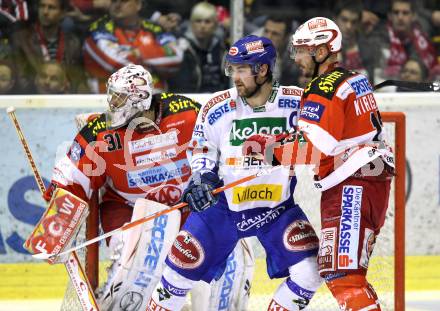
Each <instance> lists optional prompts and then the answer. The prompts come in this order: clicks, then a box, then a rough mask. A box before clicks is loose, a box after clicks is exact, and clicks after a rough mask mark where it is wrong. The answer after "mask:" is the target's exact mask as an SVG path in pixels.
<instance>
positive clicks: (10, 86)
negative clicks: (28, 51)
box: [0, 60, 16, 94]
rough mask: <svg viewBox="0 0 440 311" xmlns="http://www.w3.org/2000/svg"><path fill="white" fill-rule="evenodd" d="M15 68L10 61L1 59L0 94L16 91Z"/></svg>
mask: <svg viewBox="0 0 440 311" xmlns="http://www.w3.org/2000/svg"><path fill="white" fill-rule="evenodd" d="M15 82H16V77H15V68H14V64H13V63H12V62H9V61H4V60H3V61H0V94H14V93H15V90H14V88H15Z"/></svg>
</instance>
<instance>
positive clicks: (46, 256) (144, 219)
mask: <svg viewBox="0 0 440 311" xmlns="http://www.w3.org/2000/svg"><path fill="white" fill-rule="evenodd" d="M281 167H283V166H282V165H279V166H274V167H270V168H267V169H261V170H260V171H258V173H256V174H253V175H249V176H246V177H243V178H240V179H237V180H236V181H233V182H231V183H229V184H227V185H225V186H223V187H219V188H216V189H214V190H213V191H212V193H213V194H218V193H220V192H223V191H225V190H227V189H230V188H233V187H235V186H237V185H240V184H242V183H245V182H247V181H250V180H252V179H255V178H257V177H260V176H264V175H268V174H270V173H272V172H274V171H275V170H277V169H279V168H281ZM187 205H188V203H186V202H181V203H178V204H176V205H174V206H172V207H170V208H167V209H165V210H163V211H160V212H157V213H154V214H151V215H148V216H145V217H142V218H139V219H137V220H135V221H133V222H130V223H127V224H125V225H123V226H122V227H119V228H117V229H115V230H112V231H109V232H107V233H105V234H103V235H100V236H98V237H96V238H93V239H91V240H88V241H86V242H84V243H82V244H80V245H77V246H75V247H72V248H70V249H68V250H65V251H63V252H61V253H59V254H47V253H39V254H34V255H32V256H33V257H35V258H38V259H49V258H50V257H54V256H62V255H65V254H68V253H70V252H74V251H77V250H79V249H81V248H83V247H86V246H88V245H90V244H93V243H96V242H99V241H101V240H104V239H106V238H108V237H111V236H112V235H114V234H116V233H119V232H122V231H125V230H128V229H130V228H133V227H135V226H137V225H140V224H143V223H145V222H147V221H149V220H152V219H155V218H157V217H159V216H162V215H164V214H168V213H170V212H172V211H174V210H177V209H180V208H182V207H184V206H187Z"/></svg>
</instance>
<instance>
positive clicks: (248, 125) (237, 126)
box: [229, 118, 286, 146]
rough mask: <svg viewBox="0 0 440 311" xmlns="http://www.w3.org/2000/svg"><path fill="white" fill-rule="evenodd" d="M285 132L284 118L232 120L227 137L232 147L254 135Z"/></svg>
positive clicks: (239, 144)
mask: <svg viewBox="0 0 440 311" xmlns="http://www.w3.org/2000/svg"><path fill="white" fill-rule="evenodd" d="M285 130H286V118H251V119H244V120H234V121H233V122H232V129H231V133H230V135H229V140H230V142H231V145H232V146H241V144H242V143H243V142H244V141H245V140H246V139H247V138H249V137H251V136H252V135H254V134H280V133H282V132H284V131H285Z"/></svg>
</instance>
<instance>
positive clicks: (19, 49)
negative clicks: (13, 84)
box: [13, 0, 84, 92]
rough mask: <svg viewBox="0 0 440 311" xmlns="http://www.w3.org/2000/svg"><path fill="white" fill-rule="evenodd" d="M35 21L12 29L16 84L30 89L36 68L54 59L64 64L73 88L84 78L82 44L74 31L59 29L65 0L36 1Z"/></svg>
mask: <svg viewBox="0 0 440 311" xmlns="http://www.w3.org/2000/svg"><path fill="white" fill-rule="evenodd" d="M37 5H38V16H37V20H36V22H34V23H33V24H31V25H29V26H28V27H26V28H23V29H20V30H18V31H16V32H15V34H14V36H13V43H14V47H15V49H16V53H17V65H18V66H19V68H18V69H19V75H20V79H19V83H20V85H21V87H22V88H23V90H24V91H25V92H32V91H33V90H32V88H31V85H32V81H34V78H35V74H36V72H37V71H38V69H39V67H40V66H41V65H42V64H43V63H44V62H48V61H56V62H58V63H61V64H63V65H64V66H65V67H66V72H67V74H68V76H69V78H70V79H71V81H72V86H73V91H74V92H76V90H77V89H78V88H79V85H80V84H81V82H82V81H83V80H84V75H83V70H82V68H81V44H80V41H79V39H78V38H77V37H76V35H74V34H73V33H67V32H65V31H63V30H62V29H61V22H62V20H63V17H64V14H65V12H66V8H67V3H66V0H38V1H37Z"/></svg>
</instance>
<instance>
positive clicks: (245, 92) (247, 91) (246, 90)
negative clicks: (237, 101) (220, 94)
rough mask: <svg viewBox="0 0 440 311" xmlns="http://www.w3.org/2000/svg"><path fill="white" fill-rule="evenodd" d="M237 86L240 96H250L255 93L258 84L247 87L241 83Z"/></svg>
mask: <svg viewBox="0 0 440 311" xmlns="http://www.w3.org/2000/svg"><path fill="white" fill-rule="evenodd" d="M235 87H236V88H237V93H238V95H239V96H241V97H244V98H249V97H250V96H251V95H254V92H255V89H256V88H257V85H254V86H253V87H246V86H245V85H244V84H239V85H238V86H237V85H236V86H235Z"/></svg>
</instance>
